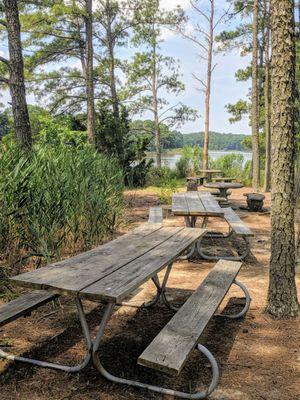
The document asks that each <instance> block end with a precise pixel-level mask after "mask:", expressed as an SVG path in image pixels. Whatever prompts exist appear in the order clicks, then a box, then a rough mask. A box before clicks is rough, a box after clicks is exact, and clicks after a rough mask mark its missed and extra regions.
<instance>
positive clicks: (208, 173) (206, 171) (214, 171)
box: [199, 169, 223, 181]
mask: <svg viewBox="0 0 300 400" xmlns="http://www.w3.org/2000/svg"><path fill="white" fill-rule="evenodd" d="M199 172H201V174H203V175H204V176H205V177H206V179H207V180H208V181H211V178H212V176H213V175H214V174H222V172H223V171H222V170H221V169H200V170H199Z"/></svg>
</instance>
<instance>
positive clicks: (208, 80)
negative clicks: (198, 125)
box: [202, 0, 215, 169]
mask: <svg viewBox="0 0 300 400" xmlns="http://www.w3.org/2000/svg"><path fill="white" fill-rule="evenodd" d="M214 11H215V5H214V0H211V9H210V21H209V39H208V52H207V73H206V87H205V129H204V142H203V165H202V167H203V169H208V168H209V163H208V148H209V117H210V93H211V75H212V56H213V44H214Z"/></svg>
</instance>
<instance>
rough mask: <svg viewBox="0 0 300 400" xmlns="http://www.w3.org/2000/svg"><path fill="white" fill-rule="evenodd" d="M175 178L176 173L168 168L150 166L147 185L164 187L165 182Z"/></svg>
mask: <svg viewBox="0 0 300 400" xmlns="http://www.w3.org/2000/svg"><path fill="white" fill-rule="evenodd" d="M175 178H176V171H175V170H173V169H171V168H169V167H161V168H159V167H154V166H152V167H151V168H150V170H149V172H148V176H147V184H148V185H152V186H158V187H161V186H164V185H165V183H166V182H168V181H170V180H172V179H175Z"/></svg>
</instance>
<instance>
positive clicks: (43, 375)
mask: <svg viewBox="0 0 300 400" xmlns="http://www.w3.org/2000/svg"><path fill="white" fill-rule="evenodd" d="M246 191H247V189H241V190H236V191H234V193H233V194H232V196H231V201H232V204H233V206H234V207H235V208H237V212H238V214H239V215H240V216H241V218H242V219H243V221H244V222H245V223H246V224H247V225H248V226H249V227H250V228H251V229H252V230H253V232H254V234H255V236H254V238H253V240H252V247H251V249H252V251H251V254H250V256H249V257H248V258H247V259H246V260H245V262H244V265H243V268H242V270H241V272H240V274H239V280H240V281H242V282H243V283H244V284H245V285H246V286H247V287H248V289H249V291H250V294H251V297H252V303H251V306H250V310H249V312H248V314H247V316H246V317H245V318H244V319H242V320H240V321H235V320H229V319H224V318H221V317H218V316H215V317H214V318H213V319H212V320H211V322H210V324H209V325H208V327H207V329H206V331H205V333H204V334H203V335H202V336H201V343H202V344H203V345H205V346H207V347H208V348H209V349H210V351H211V352H212V353H213V354H214V355H215V357H216V359H217V361H218V363H219V366H220V371H221V378H220V384H219V386H218V388H217V389H216V390H215V391H214V392H213V394H212V395H211V396H210V399H213V400H296V399H298V400H299V399H300V330H299V328H300V323H299V320H298V321H276V320H273V319H271V318H270V317H269V316H267V315H266V314H264V307H265V302H266V294H267V288H268V260H269V255H270V215H269V213H267V212H266V213H260V214H258V213H249V212H248V211H244V210H240V209H239V208H238V207H239V206H240V205H245V197H243V193H245V192H246ZM266 196H267V197H266V201H265V206H266V207H267V208H269V206H270V198H269V196H268V195H266ZM126 197H127V202H128V208H127V211H126V218H127V221H128V225H127V227H126V229H124V230H123V231H122V232H120V233H124V232H125V231H126V230H130V229H132V228H133V227H134V226H136V225H137V224H139V223H142V222H145V221H146V220H147V216H148V208H149V206H151V205H156V204H159V202H158V198H157V196H156V195H155V194H153V193H151V192H149V190H148V191H146V190H141V191H135V192H128V193H127V196H126ZM166 223H167V224H170V225H172V224H177V225H178V224H183V219H182V218H174V217H171V216H168V217H167V219H166ZM221 226H222V227H224V228H225V225H224V224H223V223H222V222H221V221H220V219H211V220H210V222H209V227H211V228H215V229H216V228H217V229H218V230H220V228H221ZM234 244H236V245H237V246H239V245H240V244H239V243H234ZM206 246H207V247H209V250H210V251H214V252H217V251H220V248H222V250H223V251H224V248H225V246H226V245H225V243H220V242H218V243H216V242H215V241H214V242H211V241H207V242H206ZM230 249H231V248H230V247H228V250H227V248H226V251H228V252H229V253H230V252H231V250H230ZM214 264H215V262H206V261H203V260H195V261H194V262H191V263H189V262H187V261H178V262H176V263H175V264H174V268H173V270H172V273H171V276H170V280H169V282H168V292H167V293H168V297H169V299H170V300H173V301H174V302H177V301H178V302H179V301H182V300H184V298H186V297H187V296H188V295H189V294H190V293H191V291H192V290H194V289H195V288H196V287H197V286H198V285H199V284H200V283H201V281H202V280H203V278H204V277H205V276H206V275H207V273H208V272H209V271H210V270H211V268H212V267H213V265H214ZM299 283H300V280H298V284H299ZM298 288H299V291H300V285H298ZM153 295H154V288H153V285H151V283H147V284H145V285H144V286H143V290H142V291H140V292H139V293H138V294H137V295H136V296H135V297H134V298H133V299H132V301H137V302H141V303H142V302H143V301H144V300H145V299H150V298H151V297H153ZM240 297H242V294H241V292H240V291H239V290H238V289H235V288H232V289H231V290H230V293H229V296H227V297H226V299H225V301H224V302H223V304H222V306H223V308H224V307H225V309H226V310H228V309H229V310H231V309H232V308H234V309H237V308H238V307H240V303H241V299H240ZM61 304H62V307H61V308H53V306H51V305H46V306H43V307H42V308H40V309H39V310H37V311H35V312H33V313H32V315H31V316H30V317H28V318H23V319H19V320H18V321H15V322H13V323H11V324H8V325H6V326H5V327H3V328H1V329H0V345H1V346H5V349H6V351H8V352H14V353H18V354H23V355H27V356H28V355H30V356H31V357H33V358H38V359H42V360H48V361H55V362H64V363H67V364H75V363H76V362H79V361H80V360H81V359H82V357H83V356H84V343H83V340H82V335H81V329H80V325H79V323H78V319H77V314H76V309H75V307H74V304H73V302H72V301H71V300H70V299H62V300H61ZM84 305H85V309H86V312H87V319H88V323H89V325H90V326H91V327H92V331H93V333H95V332H96V328H97V325H98V324H99V321H100V319H101V316H102V313H103V308H102V306H101V305H99V304H96V303H92V302H85V303H84ZM226 310H225V312H226ZM172 315H173V312H172V311H170V310H169V309H168V308H167V307H166V306H163V305H158V306H155V307H153V308H151V309H147V310H146V309H134V308H129V307H121V308H119V309H118V310H117V311H116V312H115V314H114V316H113V318H112V319H111V320H110V322H109V325H108V327H107V330H106V334H105V338H104V341H103V343H102V346H101V348H100V354H101V355H102V361H103V364H104V366H105V367H106V368H107V369H108V370H109V371H110V372H112V373H114V374H116V375H119V376H122V377H130V378H134V379H137V380H141V381H143V382H148V383H152V384H159V385H161V386H166V387H172V388H174V389H179V390H185V391H188V392H190V391H192V392H193V391H196V390H199V389H203V388H204V387H205V384H207V383H208V382H209V379H210V369H209V368H208V364H207V361H206V360H205V359H204V357H202V356H201V355H200V354H198V353H197V352H196V351H195V352H194V353H193V355H192V357H191V358H190V360H189V362H188V363H187V365H186V367H185V368H184V370H183V372H182V373H181V375H180V376H179V377H168V376H165V375H164V374H162V373H158V372H155V371H153V370H150V369H148V368H143V367H140V366H137V363H136V360H137V358H138V356H139V355H140V354H141V353H142V352H143V350H144V349H145V348H146V346H147V345H148V344H149V343H150V342H151V341H152V339H153V338H154V337H155V336H156V335H157V333H158V332H159V331H160V330H161V328H162V327H163V326H164V325H165V324H166V323H167V322H168V320H169V319H170V318H171V317H172ZM0 374H1V375H0V399H1V400H12V399H22V400H27V399H28V400H48V399H51V400H67V399H70V400H125V399H126V400H133V399H136V400H153V399H163V397H162V396H161V395H159V394H154V393H150V392H148V391H144V390H140V389H134V388H129V387H126V386H122V385H116V384H112V383H110V382H108V381H106V380H105V379H104V378H102V377H101V376H100V375H99V374H98V373H97V372H96V371H95V369H94V368H93V367H90V366H89V367H88V368H86V369H85V370H84V371H83V372H80V373H77V374H73V375H71V374H67V373H64V372H57V371H51V370H46V369H41V368H36V367H31V366H28V365H25V364H9V363H6V362H3V361H0ZM165 399H167V397H165Z"/></svg>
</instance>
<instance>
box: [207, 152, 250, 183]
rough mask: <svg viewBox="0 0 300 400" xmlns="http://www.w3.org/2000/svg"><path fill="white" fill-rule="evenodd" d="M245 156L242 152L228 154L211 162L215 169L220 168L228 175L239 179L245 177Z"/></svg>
mask: <svg viewBox="0 0 300 400" xmlns="http://www.w3.org/2000/svg"><path fill="white" fill-rule="evenodd" d="M243 164H244V156H243V155H242V154H234V153H231V154H226V155H225V156H221V157H219V158H217V159H216V160H215V161H213V162H211V163H210V166H211V167H212V168H215V169H220V170H222V172H223V175H224V176H225V177H226V176H227V177H233V178H236V179H238V180H243V179H244V167H243Z"/></svg>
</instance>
